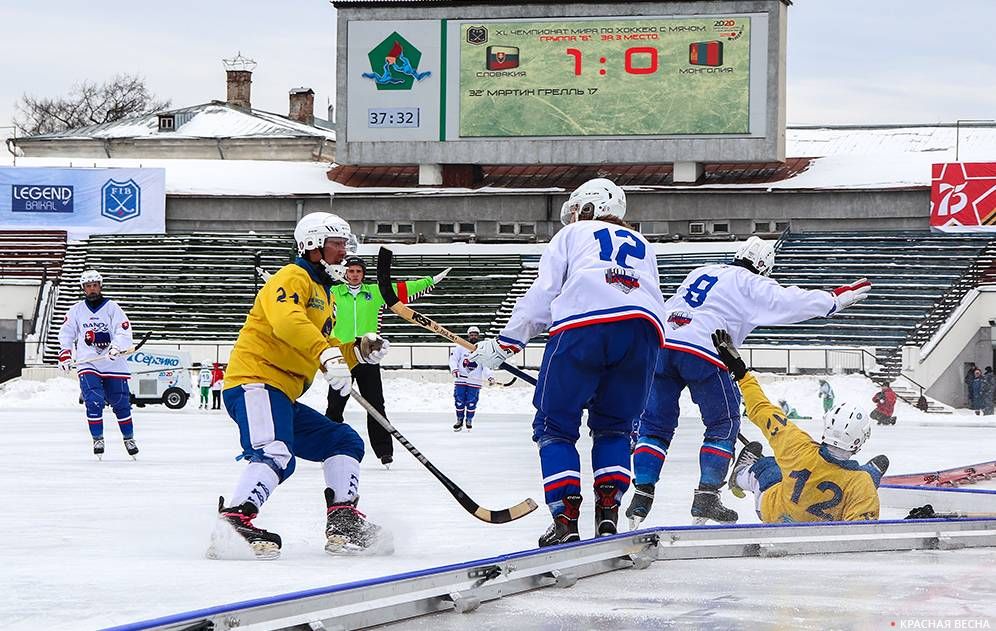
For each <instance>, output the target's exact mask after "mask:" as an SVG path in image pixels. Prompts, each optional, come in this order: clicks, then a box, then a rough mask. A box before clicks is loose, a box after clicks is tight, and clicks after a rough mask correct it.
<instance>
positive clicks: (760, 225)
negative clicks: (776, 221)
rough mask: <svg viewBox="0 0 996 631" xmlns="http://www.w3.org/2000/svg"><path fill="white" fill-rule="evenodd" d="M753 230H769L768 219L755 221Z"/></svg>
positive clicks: (769, 223)
mask: <svg viewBox="0 0 996 631" xmlns="http://www.w3.org/2000/svg"><path fill="white" fill-rule="evenodd" d="M754 232H771V222H770V221H755V222H754Z"/></svg>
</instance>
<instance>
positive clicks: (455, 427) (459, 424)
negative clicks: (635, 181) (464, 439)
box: [453, 419, 463, 432]
mask: <svg viewBox="0 0 996 631" xmlns="http://www.w3.org/2000/svg"><path fill="white" fill-rule="evenodd" d="M461 429H463V420H462V419H461V420H459V421H457V422H456V423H454V424H453V431H454V432H459V431H460V430H461Z"/></svg>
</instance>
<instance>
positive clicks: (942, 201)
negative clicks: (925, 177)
mask: <svg viewBox="0 0 996 631" xmlns="http://www.w3.org/2000/svg"><path fill="white" fill-rule="evenodd" d="M930 227H931V229H933V230H938V231H940V232H996V162H952V163H947V164H935V165H933V168H932V173H931V179H930Z"/></svg>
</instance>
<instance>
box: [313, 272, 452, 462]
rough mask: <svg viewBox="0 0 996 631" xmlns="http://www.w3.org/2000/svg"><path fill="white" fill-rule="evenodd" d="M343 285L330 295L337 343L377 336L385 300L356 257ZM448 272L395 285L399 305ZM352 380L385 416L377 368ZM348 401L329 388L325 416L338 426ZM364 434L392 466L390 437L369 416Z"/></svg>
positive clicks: (360, 370)
mask: <svg viewBox="0 0 996 631" xmlns="http://www.w3.org/2000/svg"><path fill="white" fill-rule="evenodd" d="M345 264H346V282H345V283H342V284H339V285H333V286H332V295H333V296H334V297H335V328H334V329H333V335H334V336H335V337H336V339H339V340H342V341H347V340H354V339H356V338H358V337H361V336H363V335H366V334H367V333H377V332H378V331H379V329H380V314H381V312H382V311H383V309H384V305H385V303H384V297H383V296H381V295H380V289H378V288H377V283H364V282H363V279H364V277H365V276H366V274H367V265H366V263H364V261H363V259H362V258H361V257H359V256H350V257H347V258H346V261H345ZM449 271H450V270H449V268H447V269H445V270H443V271H442V272H440V273H439V274H436V275H435V276H426V277H425V278H419V279H418V280H410V281H406V282H402V283H395V284H394V291H395V292H397V294H398V298H400V299H401V302H409V301H411V300H414V299H416V298H417V297H418V296H420V295H422V294H424V293H425V292H427V291H429V290H430V289H431V288H432V287H435V285H436V284H437V283H438V282H439V281H441V280H443V278H445V277H446V274H447V273H449ZM352 374H353V380H354V381H355V382H356V386H357V387H358V388H359V390H360V394H361V395H363V398H364V399H366V400H367V401H369V402H370V403H371V405H373V406H374V407H375V408H376V409H377V411H379V412H380V413H381V414H383V415H384V416H387V414H386V412H385V411H384V385H383V383H382V382H381V378H380V365H379V364H357V365H356V367H355V368H353V370H352ZM348 400H349V397H348V396H346V397H344V396H342V395H340V394H339V392H338V391H337V390H335V389H334V388H329V407H328V409H327V410H326V411H325V416H327V417H329V418H330V419H332V420H333V421H337V422H339V423H342V422H343V416H342V412H343V410H345V409H346V401H348ZM367 433H368V435H369V436H370V446H371V447H372V448H373V451H374V454H375V455H376V456H377V457H378V458H380V461H381V463H383V464H384V466H390V464H391V463H392V462H394V444H393V443H392V442H391V434H389V433H388V431H387V430H386V429H384V428H383V427H381V425H380V423H378V422H377V421H375V420H374V418H373V417H372V416H370V415H369V414H368V415H367Z"/></svg>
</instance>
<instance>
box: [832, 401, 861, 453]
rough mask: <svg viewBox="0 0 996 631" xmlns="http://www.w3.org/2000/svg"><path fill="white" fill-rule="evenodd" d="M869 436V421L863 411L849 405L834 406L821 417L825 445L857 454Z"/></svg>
mask: <svg viewBox="0 0 996 631" xmlns="http://www.w3.org/2000/svg"><path fill="white" fill-rule="evenodd" d="M870 436H871V419H870V418H869V417H868V414H867V413H865V411H864V410H862V409H861V408H859V407H858V406H856V405H853V404H851V403H841V404H839V405H836V406H834V407H833V408H832V409H831V410H830V411H828V412H827V413H826V414H824V415H823V437H822V438H821V439H820V442H822V443H823V444H825V445H832V446H834V447H838V448H840V449H844V450H847V451H850V452H851V453H852V454H853V453H857V452H858V450H859V449H861V446H862V445H864V444H865V441H866V440H868V438H869V437H870Z"/></svg>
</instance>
